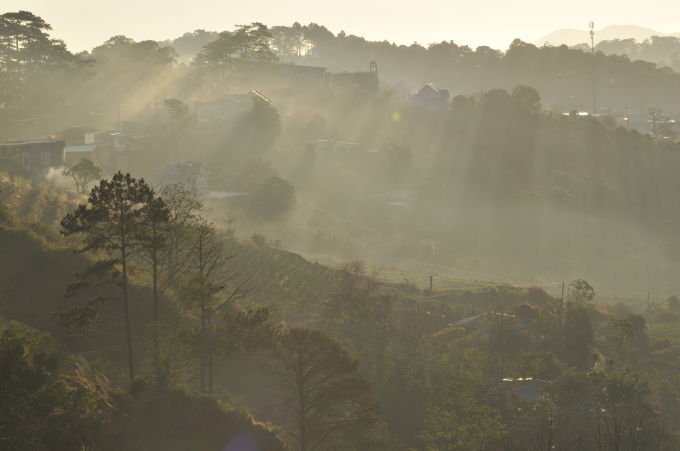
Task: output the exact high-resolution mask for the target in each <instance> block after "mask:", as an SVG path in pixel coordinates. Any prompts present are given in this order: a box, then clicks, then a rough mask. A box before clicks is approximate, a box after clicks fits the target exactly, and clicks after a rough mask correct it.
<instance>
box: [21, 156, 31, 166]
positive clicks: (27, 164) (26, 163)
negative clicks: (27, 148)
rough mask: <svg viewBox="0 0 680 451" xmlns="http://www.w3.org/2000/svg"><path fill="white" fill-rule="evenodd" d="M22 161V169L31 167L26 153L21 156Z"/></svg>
mask: <svg viewBox="0 0 680 451" xmlns="http://www.w3.org/2000/svg"><path fill="white" fill-rule="evenodd" d="M22 160H23V163H24V167H25V168H26V169H28V168H30V167H31V166H30V160H29V156H28V154H27V153H25V154H24V155H23V158H22Z"/></svg>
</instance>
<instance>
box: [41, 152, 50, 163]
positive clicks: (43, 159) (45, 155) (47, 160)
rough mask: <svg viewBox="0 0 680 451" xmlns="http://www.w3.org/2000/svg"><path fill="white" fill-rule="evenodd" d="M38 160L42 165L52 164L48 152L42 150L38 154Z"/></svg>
mask: <svg viewBox="0 0 680 451" xmlns="http://www.w3.org/2000/svg"><path fill="white" fill-rule="evenodd" d="M40 162H41V163H42V165H43V166H49V165H50V164H52V158H51V156H50V153H49V152H42V153H41V154H40Z"/></svg>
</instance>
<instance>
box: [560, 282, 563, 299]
mask: <svg viewBox="0 0 680 451" xmlns="http://www.w3.org/2000/svg"><path fill="white" fill-rule="evenodd" d="M560 300H561V301H562V303H564V281H562V297H561V298H560Z"/></svg>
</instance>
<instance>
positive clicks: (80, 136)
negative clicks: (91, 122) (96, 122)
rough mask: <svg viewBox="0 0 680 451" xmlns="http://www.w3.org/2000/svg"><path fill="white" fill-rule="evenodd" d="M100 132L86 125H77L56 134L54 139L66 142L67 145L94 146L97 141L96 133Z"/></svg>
mask: <svg viewBox="0 0 680 451" xmlns="http://www.w3.org/2000/svg"><path fill="white" fill-rule="evenodd" d="M98 131H99V130H98V129H96V128H92V127H88V126H86V125H76V126H74V127H69V128H67V129H64V130H62V131H60V132H57V133H55V134H54V135H52V137H53V138H54V139H55V140H57V141H59V140H61V141H66V144H67V145H69V144H92V143H94V140H95V133H96V132H98Z"/></svg>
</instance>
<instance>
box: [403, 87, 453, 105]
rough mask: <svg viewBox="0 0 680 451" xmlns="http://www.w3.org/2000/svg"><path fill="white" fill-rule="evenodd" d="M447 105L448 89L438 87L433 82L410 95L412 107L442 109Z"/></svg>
mask: <svg viewBox="0 0 680 451" xmlns="http://www.w3.org/2000/svg"><path fill="white" fill-rule="evenodd" d="M448 105H449V90H448V89H439V88H437V87H436V86H435V85H434V83H429V84H427V85H425V86H423V87H422V89H421V90H420V91H418V92H416V93H415V94H413V95H412V96H411V106H412V107H413V108H425V109H428V110H443V109H445V108H446V107H447V106H448Z"/></svg>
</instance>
